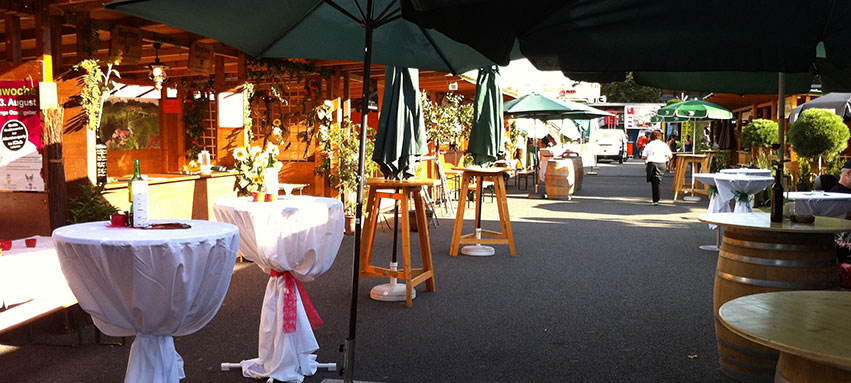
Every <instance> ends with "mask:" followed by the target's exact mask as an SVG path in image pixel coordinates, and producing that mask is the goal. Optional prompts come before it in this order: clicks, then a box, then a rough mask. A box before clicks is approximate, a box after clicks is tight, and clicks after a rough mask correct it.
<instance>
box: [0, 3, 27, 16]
mask: <svg viewBox="0 0 851 383" xmlns="http://www.w3.org/2000/svg"><path fill="white" fill-rule="evenodd" d="M0 12H3V13H4V14H7V15H15V16H32V15H33V14H35V9H34V4H32V3H28V2H24V1H23V0H0Z"/></svg>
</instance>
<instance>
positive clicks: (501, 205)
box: [449, 167, 515, 257]
mask: <svg viewBox="0 0 851 383" xmlns="http://www.w3.org/2000/svg"><path fill="white" fill-rule="evenodd" d="M455 170H460V171H462V172H463V175H462V176H461V178H462V182H461V194H460V196H459V197H458V209H457V210H456V213H455V228H454V230H453V232H452V245H451V247H450V248H449V255H451V256H456V255H458V248H459V247H460V246H461V244H473V245H485V244H488V245H508V249H509V251H510V252H511V256H512V257H513V256H515V251H514V234H512V232H511V220H510V219H509V217H508V199H507V196H506V193H505V182H504V181H503V174H504V173H505V171H506V169H505V168H480V167H467V168H455ZM473 178H475V183H476V197H475V198H476V220H475V222H476V226H475V227H476V229H477V230H478V229H479V228H481V223H482V214H481V211H482V185H483V184H484V182H485V181H492V182H493V183H494V187H495V188H496V191H495V194H496V206H497V209H498V211H499V224H500V227H501V229H502V231H501V232H495V231H491V230H482V231H481V235H486V236H488V237H491V238H481V237H479V238H477V237H476V233H475V232H473V233H472V234H466V235H461V231H462V230H463V228H464V206H465V205H466V202H467V190H469V187H470V179H473Z"/></svg>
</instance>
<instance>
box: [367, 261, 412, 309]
mask: <svg viewBox="0 0 851 383" xmlns="http://www.w3.org/2000/svg"><path fill="white" fill-rule="evenodd" d="M397 267H398V265H397V264H396V262H390V270H391V271H396V268H397ZM369 297H370V298H372V299H374V300H376V301H382V302H402V301H406V300H407V299H408V298H407V295H406V290H405V285H404V284H400V283H396V278H390V283H385V284H383V285H378V286H375V287H373V288H372V290H370V291H369ZM416 297H417V290H414V289H411V299H414V298H416Z"/></svg>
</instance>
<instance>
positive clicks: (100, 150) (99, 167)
mask: <svg viewBox="0 0 851 383" xmlns="http://www.w3.org/2000/svg"><path fill="white" fill-rule="evenodd" d="M95 135H96V136H97V137H96V138H95V140H96V142H95V175H96V177H95V181H96V182H97V185H98V186H104V185H106V182H107V172H106V170H107V169H106V157H107V152H106V144H104V143H103V139H102V138H101V136H100V131H99V130H98V132H97V133H96V134H95Z"/></svg>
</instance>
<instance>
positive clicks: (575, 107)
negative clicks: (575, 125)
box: [503, 92, 612, 120]
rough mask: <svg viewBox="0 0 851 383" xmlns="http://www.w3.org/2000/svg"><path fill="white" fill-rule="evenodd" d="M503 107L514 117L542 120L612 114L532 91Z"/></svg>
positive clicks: (588, 118) (589, 117)
mask: <svg viewBox="0 0 851 383" xmlns="http://www.w3.org/2000/svg"><path fill="white" fill-rule="evenodd" d="M503 108H504V110H505V114H507V115H512V116H514V117H516V118H538V119H543V120H557V119H561V118H569V119H574V120H590V119H594V118H600V117H608V116H612V114H611V113H609V112H604V111H602V110H600V109H597V108H593V107H590V106H588V105H584V104H580V103H576V102H570V101H562V100H556V99H554V98H550V97H547V96H544V95H541V94H538V93H534V92H533V93H530V94H527V95H525V96H523V97H520V98H518V99H514V100H511V101H508V102H506V103H505V105H504V106H503Z"/></svg>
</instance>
